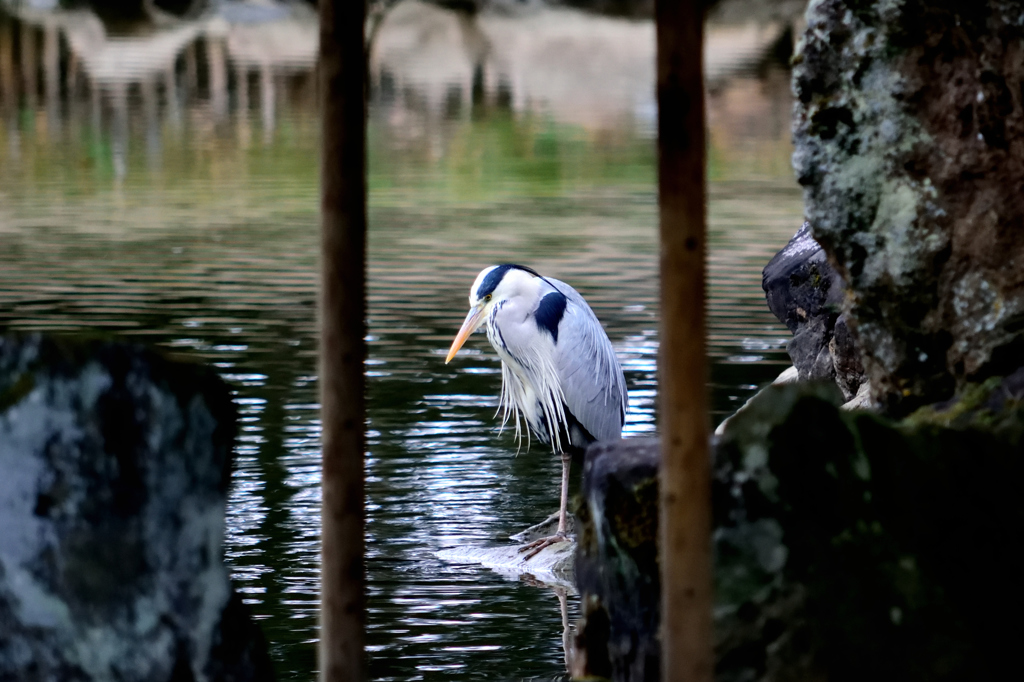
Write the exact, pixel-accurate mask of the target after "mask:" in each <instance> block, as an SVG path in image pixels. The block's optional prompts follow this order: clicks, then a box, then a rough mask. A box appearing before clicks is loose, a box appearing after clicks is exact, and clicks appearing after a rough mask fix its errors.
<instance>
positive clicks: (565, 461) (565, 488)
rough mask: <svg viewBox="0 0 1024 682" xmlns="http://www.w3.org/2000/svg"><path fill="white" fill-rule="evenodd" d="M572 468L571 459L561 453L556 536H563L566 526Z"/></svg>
mask: <svg viewBox="0 0 1024 682" xmlns="http://www.w3.org/2000/svg"><path fill="white" fill-rule="evenodd" d="M571 466H572V458H571V457H570V456H569V455H568V454H566V453H564V452H563V453H562V506H560V507H559V508H558V533H557V534H558V535H565V527H566V525H567V523H566V521H567V519H566V516H567V514H568V508H569V469H570V467H571Z"/></svg>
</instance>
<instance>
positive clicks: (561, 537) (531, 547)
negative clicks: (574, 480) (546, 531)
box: [519, 453, 572, 560]
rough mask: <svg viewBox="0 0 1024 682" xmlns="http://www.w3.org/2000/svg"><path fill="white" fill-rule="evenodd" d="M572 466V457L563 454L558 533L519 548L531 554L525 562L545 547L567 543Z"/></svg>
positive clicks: (526, 557)
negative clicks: (566, 529) (570, 472)
mask: <svg viewBox="0 0 1024 682" xmlns="http://www.w3.org/2000/svg"><path fill="white" fill-rule="evenodd" d="M571 464H572V457H570V456H569V455H568V454H565V453H563V454H562V504H561V506H560V507H559V509H558V531H556V532H555V534H554V535H549V536H548V537H546V538H539V539H537V540H534V541H533V542H531V543H529V544H527V545H525V546H523V547H520V548H519V551H520V552H529V554H527V555H526V556H525V557H523V559H524V560H529V559H532V558H533V557H535V556H537V555H538V554H539V553H540V551H541V550H542V549H544V548H545V547H548V546H550V545H553V544H555V543H556V542H565V541H566V535H565V528H566V526H567V525H568V523H567V521H568V518H567V515H568V508H569V467H570V465H571Z"/></svg>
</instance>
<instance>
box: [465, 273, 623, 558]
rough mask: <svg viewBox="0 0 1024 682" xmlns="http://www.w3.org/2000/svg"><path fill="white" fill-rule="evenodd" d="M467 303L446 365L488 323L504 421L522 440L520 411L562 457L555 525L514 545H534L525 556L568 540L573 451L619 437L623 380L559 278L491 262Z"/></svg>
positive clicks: (603, 337)
mask: <svg viewBox="0 0 1024 682" xmlns="http://www.w3.org/2000/svg"><path fill="white" fill-rule="evenodd" d="M469 308H470V309H469V314H468V315H466V321H465V322H463V323H462V328H461V329H460V330H459V333H458V335H456V337H455V341H453V342H452V347H451V350H449V351H448V358H447V359H446V360H445V364H447V363H448V362H451V359H452V358H453V357H455V354H456V353H457V352H458V351H459V348H461V347H462V344H464V343H465V342H466V339H467V338H469V335H470V334H472V333H473V332H474V331H476V330H477V329H478V328H479V327H480V325H482V324H484V323H485V322H486V323H487V338H488V339H489V340H490V342H491V345H492V346H494V350H496V351H498V357H500V358H501V402H500V409H501V410H502V413H503V421H502V424H503V425H504V424H505V423H507V422H508V420H509V417H511V418H512V419H513V420H514V421H515V425H516V438H517V439H521V438H522V433H523V430H522V427H521V425H520V416H522V417H523V418H525V420H526V424H527V426H528V427H529V431H532V432H533V434H534V435H535V436H536V437H537V439H538V440H539V441H540V442H541V443H544V444H545V445H550V446H551V449H552V451H553V452H554V453H555V454H557V455H559V456H560V457H561V459H562V500H561V507H560V508H559V511H558V531H557V532H556V533H555V535H551V536H548V537H544V538H540V539H539V540H535V541H533V542H531V543H530V544H528V545H527V546H526V547H524V548H523V549H522V550H520V551H524V552H525V551H527V550H532V551H530V553H529V554H528V555H527V557H526V558H527V559H529V558H530V557H532V556H534V555H536V554H537V553H538V552H540V551H541V550H542V549H544V548H545V547H547V546H548V545H552V544H554V543H556V542H559V541H562V540H565V539H566V532H565V530H566V507H567V506H568V502H569V465H570V461H571V458H572V454H573V453H574V452H582V451H583V450H584V449H585V448H586V447H587V445H589V444H590V443H593V442H594V441H599V440H601V441H603V440H611V439H616V438H620V437H621V436H622V426H623V424H624V423H625V420H626V410H627V409H628V407H629V403H628V396H627V395H626V380H625V378H624V377H623V375H622V368H621V367H620V366H619V361H618V359H617V358H616V357H615V349H614V348H612V344H611V341H609V340H608V335H607V334H605V332H604V329H603V328H602V327H601V323H600V322H599V321H598V320H597V317H596V316H595V315H594V311H593V310H591V309H590V306H589V305H587V302H586V301H585V300H583V297H582V296H580V294H579V292H578V291H576V290H575V289H573V288H572V287H571V286H569V285H568V284H566V283H565V282H561V281H559V280H557V279H553V278H550V277H543V276H541V275H540V274H538V273H537V272H536V271H534V270H531V269H530V268H528V267H525V266H522V265H511V264H505V265H492V266H491V267H488V268H485V269H484V270H483V271H482V272H481V273H480V274H479V275H477V278H476V281H475V282H473V286H472V288H471V289H470V290H469ZM527 439H529V433H527Z"/></svg>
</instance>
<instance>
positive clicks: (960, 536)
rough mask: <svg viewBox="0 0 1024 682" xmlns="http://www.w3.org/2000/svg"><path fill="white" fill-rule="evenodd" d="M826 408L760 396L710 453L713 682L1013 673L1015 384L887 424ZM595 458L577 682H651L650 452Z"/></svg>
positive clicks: (1021, 519)
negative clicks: (597, 471)
mask: <svg viewBox="0 0 1024 682" xmlns="http://www.w3.org/2000/svg"><path fill="white" fill-rule="evenodd" d="M840 401H841V396H840V395H839V391H838V389H837V388H836V387H835V386H833V385H831V384H826V383H818V384H789V385H785V386H772V387H769V388H767V389H765V390H764V391H762V392H761V393H760V394H758V395H757V396H755V397H754V398H753V399H752V400H751V402H750V404H749V405H748V408H747V409H746V410H744V411H743V412H741V413H738V414H737V415H736V416H735V417H734V418H733V419H732V420H731V421H730V422H729V423H728V425H727V427H726V428H725V431H724V433H723V435H722V436H721V438H720V439H719V440H718V442H717V443H716V445H715V449H714V469H713V480H712V504H713V516H714V532H713V542H714V553H715V602H716V603H715V635H716V643H715V654H716V670H715V679H717V680H720V681H725V682H740V681H748V682H754V681H763V682H770V681H784V680H785V681H795V680H834V681H838V682H842V681H844V680H850V681H851V682H853V681H857V680H868V679H885V680H889V679H898V680H903V681H904V682H918V681H920V682H925V681H934V680H949V681H953V680H962V679H1000V678H1003V677H1009V676H1010V675H1011V674H1013V672H1012V671H1016V670H1017V669H1018V662H1017V660H1016V659H1017V654H1016V652H1017V648H1016V641H1017V639H1018V628H1015V627H1007V626H1006V624H1005V623H1006V614H1015V613H1018V612H1019V611H1020V609H1021V608H1022V607H1024V595H1022V594H1021V592H1020V590H1018V589H1016V586H1017V583H1018V582H1019V576H1020V575H1021V571H1024V534H1022V533H1021V532H1020V527H1021V525H1022V524H1024V512H1022V507H1021V505H1020V502H1019V495H1018V494H1017V489H1018V488H1019V481H1020V480H1021V477H1022V475H1024V370H1022V371H1021V372H1018V373H1016V374H1013V375H1011V376H1009V377H1007V378H1005V379H999V378H993V379H990V380H988V381H987V382H985V383H984V384H981V385H972V386H970V387H968V390H967V391H965V392H964V396H963V397H962V398H961V399H960V400H958V401H956V402H954V403H947V404H942V405H936V406H933V407H930V408H926V409H923V410H921V411H918V412H917V413H915V414H914V415H912V417H910V418H908V419H907V420H905V421H904V422H902V423H895V422H892V421H888V420H886V419H884V418H881V417H878V416H876V415H873V414H870V413H866V412H847V411H843V410H840V409H839V408H838V405H839V403H840ZM823 444H825V445H823ZM602 447H606V448H608V447H609V446H602ZM612 449H614V450H612ZM609 450H612V451H610V452H609V451H605V452H602V453H597V454H598V455H599V456H600V457H601V461H600V467H601V470H602V471H603V472H604V474H602V478H603V479H604V482H602V483H599V484H598V485H594V482H593V481H594V479H593V478H592V479H591V480H590V481H587V480H586V479H585V491H584V492H585V494H586V500H587V507H588V510H589V511H588V513H587V514H586V515H581V517H580V519H579V521H580V524H581V529H580V554H579V556H578V559H577V569H576V570H577V579H578V587H579V590H580V593H581V600H582V609H583V612H584V620H583V621H582V623H581V626H580V629H579V633H580V634H579V635H578V639H577V648H578V649H579V650H580V651H578V652H577V659H576V660H577V664H580V663H581V661H582V662H586V663H587V664H589V666H588V667H586V668H583V669H582V670H581V668H577V669H576V670H575V671H574V672H575V673H576V674H577V676H582V673H589V674H594V675H600V676H605V677H609V678H611V679H612V680H616V681H617V682H620V681H624V680H631V681H632V680H646V679H657V673H656V671H657V667H658V661H657V659H656V656H657V651H656V650H655V651H652V650H651V648H652V647H654V646H655V643H656V639H654V633H656V631H657V622H658V621H657V619H658V617H659V613H660V611H659V601H660V594H659V592H660V589H659V585H658V582H657V564H656V561H655V559H654V558H653V554H654V550H653V544H654V539H655V538H656V537H657V523H656V521H657V516H656V511H657V484H656V481H657V477H656V469H657V448H656V444H654V443H653V442H650V441H648V442H645V443H643V444H641V445H639V446H638V447H637V448H636V452H637V453H638V454H636V453H634V452H631V442H630V441H628V440H627V441H624V442H623V443H622V444H621V445H613V446H611V447H610V448H609ZM592 452H593V451H588V463H590V462H591V461H592V460H591V453H592ZM595 468H596V467H595ZM645 472H646V473H645ZM586 475H587V474H586V473H585V476H586ZM602 490H604V491H607V493H602V492H601V491H602ZM595 495H596V498H595ZM605 498H606V499H608V500H614V499H618V500H619V502H618V503H616V504H611V503H607V504H604V505H603V506H602V505H601V504H600V503H595V501H594V500H595V499H596V500H601V499H605ZM581 654H582V655H581ZM581 667H582V666H581ZM652 671H653V672H652Z"/></svg>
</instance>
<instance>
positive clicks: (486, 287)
mask: <svg viewBox="0 0 1024 682" xmlns="http://www.w3.org/2000/svg"><path fill="white" fill-rule="evenodd" d="M509 270H522V271H524V272H528V273H530V274H531V275H533V276H534V277H540V275H539V274H537V272H536V271H535V270H533V269H531V268H528V267H526V266H525V265H516V264H514V263H502V264H501V265H498V266H496V267H495V268H494V269H493V270H491V271H490V272H489V273H487V276H486V277H484V281H482V282H480V287H479V288H478V289H477V290H476V297H477V298H483V297H484V296H486V295H487V294H491V293H494V290H495V289H496V288H497V287H498V285H499V284H501V280H502V279H504V278H505V273H506V272H508V271H509Z"/></svg>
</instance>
